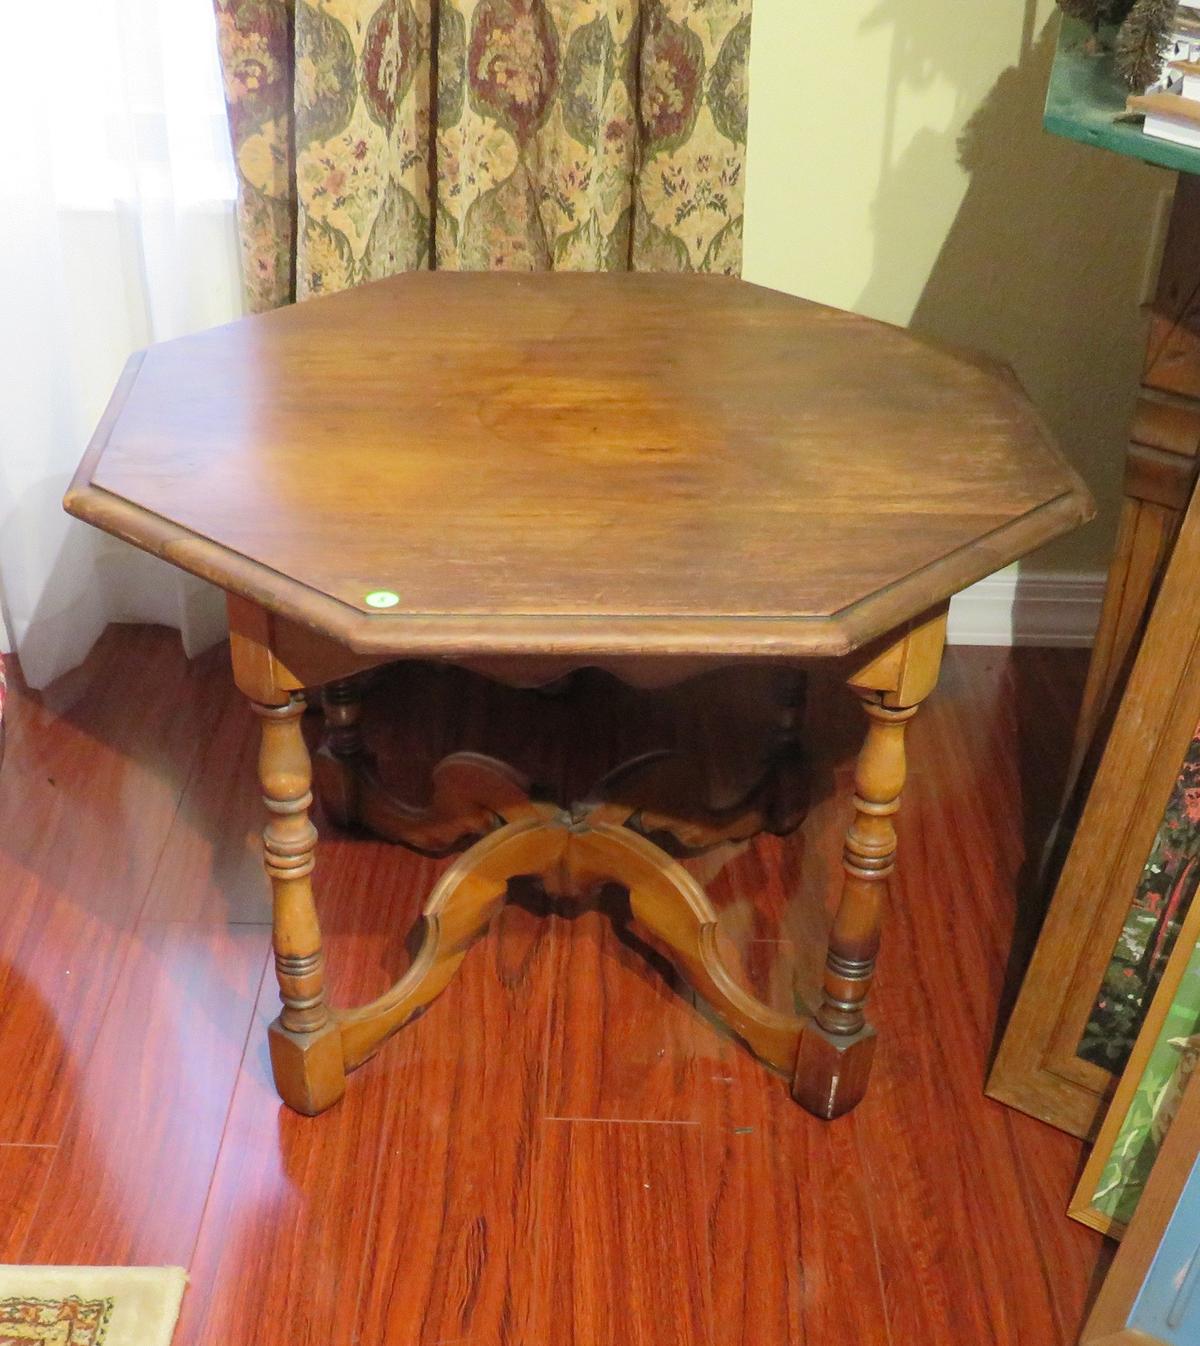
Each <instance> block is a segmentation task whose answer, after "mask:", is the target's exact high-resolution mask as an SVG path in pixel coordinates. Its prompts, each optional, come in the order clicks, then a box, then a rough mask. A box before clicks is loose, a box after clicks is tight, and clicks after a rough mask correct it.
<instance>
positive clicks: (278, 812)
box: [254, 692, 346, 1115]
mask: <svg viewBox="0 0 1200 1346" xmlns="http://www.w3.org/2000/svg"><path fill="white" fill-rule="evenodd" d="M254 709H255V711H256V712H257V714H258V715H259V716H260V717H261V719H262V750H261V752H260V754H259V766H258V771H259V779H260V781H261V783H262V791H263V801H264V803H265V804H266V806H267V808H268V810H269V811H270V814H271V818H270V820H269V822H268V823H267V826H266V828H265V829H264V830H263V855H264V859H265V862H266V868H267V874H268V875H269V876H270V879H271V894H272V899H273V927H274V946H275V975H276V977H277V978H278V980H279V995H280V999H281V1000H282V1001H283V1009H282V1011H281V1012H280V1015H279V1018H278V1019H276V1020H275V1022H274V1023H273V1024H272V1025H271V1028H270V1043H271V1068H272V1071H273V1073H274V1075H275V1086H276V1088H277V1089H278V1090H279V1096H280V1097H281V1098H282V1099H283V1101H284V1102H285V1103H286V1104H287V1105H288V1106H289V1107H291V1108H295V1109H296V1111H297V1112H303V1113H307V1114H309V1115H311V1114H313V1113H318V1112H322V1111H324V1109H325V1108H327V1107H329V1106H330V1105H331V1104H332V1103H336V1102H337V1100H338V1099H339V1098H340V1097H341V1096H342V1094H343V1093H344V1092H345V1088H346V1072H345V1069H344V1067H343V1064H342V1043H341V1036H340V1033H339V1031H338V1027H337V1024H336V1023H335V1022H334V1021H333V1018H332V1016H331V1014H330V1012H329V1007H328V1006H327V1005H326V1003H325V992H324V980H325V977H324V960H323V958H322V955H321V927H320V925H319V924H318V921H317V908H316V904H315V902H314V901H313V891H312V877H311V876H312V872H313V867H314V865H315V852H316V846H317V829H316V828H315V827H314V826H313V825H312V822H311V820H310V819H309V816H308V810H309V806H310V805H311V804H312V763H311V762H310V760H309V756H308V748H307V746H306V745H305V742H304V735H303V733H302V732H301V729H300V717H301V716H302V715H303V713H304V698H303V697H302V696H301V695H300V694H299V693H298V692H296V693H293V694H292V695H291V696H290V698H289V699H288V701H287V702H285V703H284V704H283V705H281V706H270V705H262V704H261V703H258V702H255V703H254Z"/></svg>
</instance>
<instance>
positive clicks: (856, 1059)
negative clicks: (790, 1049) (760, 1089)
mask: <svg viewBox="0 0 1200 1346" xmlns="http://www.w3.org/2000/svg"><path fill="white" fill-rule="evenodd" d="M874 1056H875V1030H874V1029H873V1028H872V1027H871V1026H870V1025H869V1024H867V1025H864V1026H863V1027H862V1028H860V1029H859V1030H858V1032H857V1033H830V1032H829V1031H828V1030H827V1029H824V1028H822V1027H821V1025H820V1024H818V1023H816V1022H815V1021H814V1022H810V1023H809V1024H807V1025H806V1026H805V1029H804V1036H803V1037H802V1038H801V1039H800V1050H799V1052H798V1054H797V1056H796V1071H795V1074H794V1075H793V1077H792V1097H793V1098H794V1099H795V1100H796V1102H797V1103H799V1104H800V1106H801V1107H802V1108H804V1109H805V1111H807V1112H811V1113H812V1114H813V1116H814V1117H823V1118H824V1119H825V1120H826V1121H832V1120H833V1118H835V1117H841V1116H842V1115H843V1114H844V1113H847V1112H849V1111H850V1109H851V1108H854V1107H857V1106H858V1104H859V1103H861V1102H862V1100H863V1097H864V1096H865V1094H866V1092H867V1081H868V1080H869V1078H870V1074H871V1062H872V1060H873V1059H874Z"/></svg>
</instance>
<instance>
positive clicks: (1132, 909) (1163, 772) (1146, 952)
mask: <svg viewBox="0 0 1200 1346" xmlns="http://www.w3.org/2000/svg"><path fill="white" fill-rule="evenodd" d="M1198 573H1200V495H1198V496H1197V497H1196V499H1194V500H1193V501H1192V504H1191V505H1190V507H1189V509H1188V512H1187V515H1186V516H1185V518H1184V521H1183V525H1182V527H1181V528H1180V532H1179V538H1178V541H1177V542H1176V545H1175V551H1174V553H1173V555H1172V557H1171V560H1170V563H1169V564H1168V566H1167V568H1166V571H1165V573H1164V576H1163V582H1162V586H1161V589H1160V591H1159V595H1158V599H1157V601H1156V603H1155V605H1154V611H1153V613H1152V614H1151V617H1150V621H1149V624H1148V625H1147V628H1146V634H1145V636H1144V638H1143V640H1142V643H1141V647H1140V649H1139V651H1138V656H1137V659H1136V661H1135V663H1134V666H1133V669H1132V672H1131V674H1130V677H1129V682H1128V686H1127V688H1126V691H1125V695H1124V697H1123V698H1122V700H1121V705H1120V708H1119V709H1118V711H1117V715H1116V718H1115V720H1114V722H1113V726H1112V731H1111V733H1110V734H1109V737H1108V743H1107V745H1106V747H1105V751H1104V755H1103V757H1102V758H1101V761H1100V766H1099V768H1098V770H1097V773H1096V778H1095V781H1094V783H1093V785H1092V788H1091V790H1090V792H1089V794H1088V798H1087V803H1086V805H1085V806H1084V809H1083V813H1082V816H1081V818H1080V821H1079V826H1078V828H1077V829H1076V832H1075V835H1074V837H1073V838H1072V841H1071V847H1070V850H1069V852H1068V854H1067V858H1066V862H1065V864H1064V866H1063V869H1062V873H1061V876H1060V877H1059V880H1058V885H1057V887H1056V889H1055V892H1054V896H1053V898H1052V899H1051V902H1050V907H1049V910H1048V913H1047V916H1046V921H1045V924H1044V926H1043V928H1042V932H1041V935H1040V937H1039V939H1038V943H1037V947H1036V949H1035V950H1034V955H1033V959H1032V961H1031V962H1030V965H1029V970H1028V972H1027V973H1026V977H1025V981H1024V983H1023V985H1022V987H1021V992H1020V995H1019V996H1018V998H1017V1002H1016V1005H1015V1006H1014V1009H1013V1013H1012V1016H1011V1018H1010V1019H1009V1023H1008V1027H1007V1029H1006V1031H1005V1034H1004V1038H1003V1041H1002V1042H1001V1045H1000V1050H999V1052H998V1053H997V1056H996V1060H995V1063H994V1065H993V1067H992V1071H991V1075H990V1077H989V1079H988V1085H987V1092H988V1094H989V1095H990V1096H991V1097H992V1098H995V1099H998V1100H999V1101H1001V1102H1003V1103H1007V1104H1009V1105H1010V1106H1012V1107H1016V1108H1019V1109H1021V1111H1023V1112H1028V1113H1030V1114H1031V1115H1032V1116H1034V1117H1038V1118H1040V1119H1041V1120H1043V1121H1046V1122H1049V1123H1051V1125H1053V1126H1057V1127H1060V1128H1061V1129H1062V1130H1064V1131H1069V1132H1071V1133H1072V1134H1073V1135H1076V1136H1080V1137H1082V1138H1085V1139H1091V1138H1093V1137H1094V1136H1095V1134H1096V1132H1097V1130H1098V1128H1099V1125H1100V1120H1101V1118H1102V1117H1103V1114H1104V1110H1105V1106H1106V1104H1107V1103H1108V1100H1109V1098H1110V1097H1111V1096H1112V1094H1113V1092H1114V1090H1115V1089H1116V1085H1117V1081H1118V1079H1119V1078H1120V1076H1121V1074H1122V1071H1123V1069H1124V1067H1125V1065H1126V1063H1127V1062H1128V1060H1129V1057H1130V1053H1131V1052H1132V1050H1133V1044H1134V1043H1135V1041H1136V1040H1137V1038H1138V1034H1139V1032H1140V1030H1141V1027H1142V1022H1143V1020H1144V1017H1145V1014H1146V1012H1147V1009H1148V1007H1149V1005H1150V1003H1151V1001H1152V1000H1153V998H1154V991H1155V988H1156V986H1157V985H1158V982H1159V980H1160V979H1161V978H1162V976H1163V974H1164V969H1165V967H1166V965H1167V960H1168V959H1169V957H1170V953H1171V950H1172V948H1173V946H1174V943H1175V940H1176V938H1177V937H1178V933H1179V929H1180V926H1181V923H1182V921H1183V920H1184V919H1185V917H1186V915H1187V913H1188V911H1189V909H1190V907H1191V904H1192V898H1193V897H1194V895H1195V892H1196V890H1197V888H1198V887H1200V744H1198V743H1197V726H1198V725H1200V584H1197V583H1196V579H1195V577H1196V575H1197V574H1198Z"/></svg>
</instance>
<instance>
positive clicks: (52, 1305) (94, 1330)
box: [0, 1266, 187, 1346]
mask: <svg viewBox="0 0 1200 1346" xmlns="http://www.w3.org/2000/svg"><path fill="white" fill-rule="evenodd" d="M186 1284H187V1276H186V1274H185V1273H184V1271H183V1269H182V1268H181V1267H16V1266H0V1346H35V1344H37V1346H170V1342H171V1334H172V1333H173V1332H174V1330H175V1320H176V1319H177V1318H178V1317H179V1301H180V1299H181V1298H182V1297H183V1288H184V1286H185V1285H186Z"/></svg>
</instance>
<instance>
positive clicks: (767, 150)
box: [743, 0, 1174, 571]
mask: <svg viewBox="0 0 1200 1346" xmlns="http://www.w3.org/2000/svg"><path fill="white" fill-rule="evenodd" d="M1054 13H1055V10H1054V5H1053V2H1052V0H834V2H833V3H817V0H754V20H753V39H752V49H751V65H750V90H751V94H750V98H751V101H750V142H749V147H748V156H747V177H746V237H745V264H744V269H743V274H744V275H745V277H746V279H748V280H752V281H756V282H758V283H760V284H763V285H770V286H774V287H775V288H777V289H783V290H787V291H790V292H791V293H794V294H798V295H804V296H806V297H808V298H812V299H817V300H821V301H822V302H824V303H828V304H835V305H838V306H839V307H842V308H848V309H853V310H855V311H857V312H860V313H865V314H869V315H871V316H872V317H877V318H883V319H885V320H887V321H889V322H895V323H902V324H910V325H911V326H912V327H913V328H914V329H916V330H919V331H921V332H923V333H926V334H929V335H932V336H936V337H940V338H942V339H944V340H947V341H951V342H957V343H960V344H966V345H970V346H975V347H979V348H982V349H983V350H986V351H988V352H990V353H991V354H993V355H996V356H999V357H1001V358H1003V359H1005V360H1006V361H1008V362H1009V363H1010V364H1011V365H1012V366H1013V368H1014V369H1015V370H1016V371H1017V374H1018V376H1019V377H1020V378H1021V380H1022V382H1023V383H1024V384H1025V386H1026V388H1027V389H1028V390H1029V392H1030V394H1031V396H1032V397H1033V399H1034V401H1035V402H1036V403H1037V405H1038V407H1039V409H1040V410H1041V412H1042V414H1043V415H1044V416H1045V418H1046V419H1047V421H1048V422H1049V424H1050V426H1051V428H1052V429H1053V430H1054V431H1055V433H1056V434H1057V435H1058V437H1059V440H1060V442H1061V444H1062V446H1063V448H1064V450H1065V451H1066V453H1067V454H1068V456H1069V457H1070V458H1071V459H1072V461H1073V462H1074V463H1075V464H1076V466H1077V467H1078V468H1079V470H1080V471H1081V472H1082V473H1083V475H1084V476H1085V478H1086V479H1087V480H1088V482H1089V484H1090V485H1091V487H1092V489H1093V490H1094V491H1095V492H1096V495H1097V497H1098V498H1099V500H1100V503H1101V508H1102V514H1101V520H1100V522H1099V523H1098V524H1093V525H1091V526H1090V527H1088V528H1086V529H1084V530H1082V531H1081V532H1079V533H1077V534H1075V535H1074V537H1072V538H1069V539H1065V540H1064V541H1062V542H1060V543H1058V544H1057V545H1056V546H1055V547H1052V548H1050V549H1048V550H1047V552H1045V553H1043V554H1042V555H1041V556H1039V557H1038V558H1036V560H1035V561H1034V562H1033V565H1034V566H1035V567H1036V568H1037V569H1039V570H1040V569H1045V570H1051V571H1053V570H1059V571H1081V570H1083V571H1086V570H1094V569H1099V568H1102V567H1103V566H1104V565H1105V564H1106V562H1107V557H1108V550H1109V548H1110V546H1111V537H1112V528H1113V524H1114V522H1115V517H1116V506H1117V502H1118V500H1119V496H1120V478H1121V463H1122V458H1123V454H1124V448H1125V437H1126V433H1127V427H1128V424H1129V415H1130V410H1131V407H1132V399H1133V396H1134V392H1135V390H1136V386H1137V380H1138V371H1139V367H1140V360H1141V354H1142V346H1143V341H1144V335H1143V319H1142V315H1141V313H1140V311H1139V304H1140V302H1141V300H1142V298H1143V291H1144V287H1145V284H1146V275H1147V271H1148V270H1149V271H1150V272H1151V274H1152V273H1153V262H1152V260H1151V259H1149V258H1148V253H1149V252H1150V250H1151V248H1152V246H1153V240H1154V237H1155V234H1156V232H1157V230H1156V220H1157V219H1158V217H1159V215H1160V213H1161V209H1162V198H1163V194H1164V193H1167V192H1170V191H1171V189H1172V188H1173V184H1174V177H1173V175H1170V174H1168V173H1166V172H1164V171H1163V170H1160V169H1154V168H1150V167H1148V166H1146V165H1143V164H1139V163H1135V162H1132V161H1129V160H1124V159H1120V158H1118V157H1117V156H1115V155H1111V154H1108V153H1105V152H1103V151H1100V150H1094V149H1090V148H1087V147H1085V146H1082V145H1076V144H1073V143H1070V142H1068V141H1064V140H1062V139H1060V138H1058V137H1056V136H1050V135H1048V134H1046V133H1045V132H1044V131H1043V130H1042V128H1041V113H1042V104H1043V101H1044V98H1045V90H1046V82H1047V78H1048V75H1049V68H1050V61H1051V58H1052V56H1053V48H1054V37H1055V34H1056V30H1057V23H1056V21H1055V19H1054V17H1053V16H1054Z"/></svg>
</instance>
